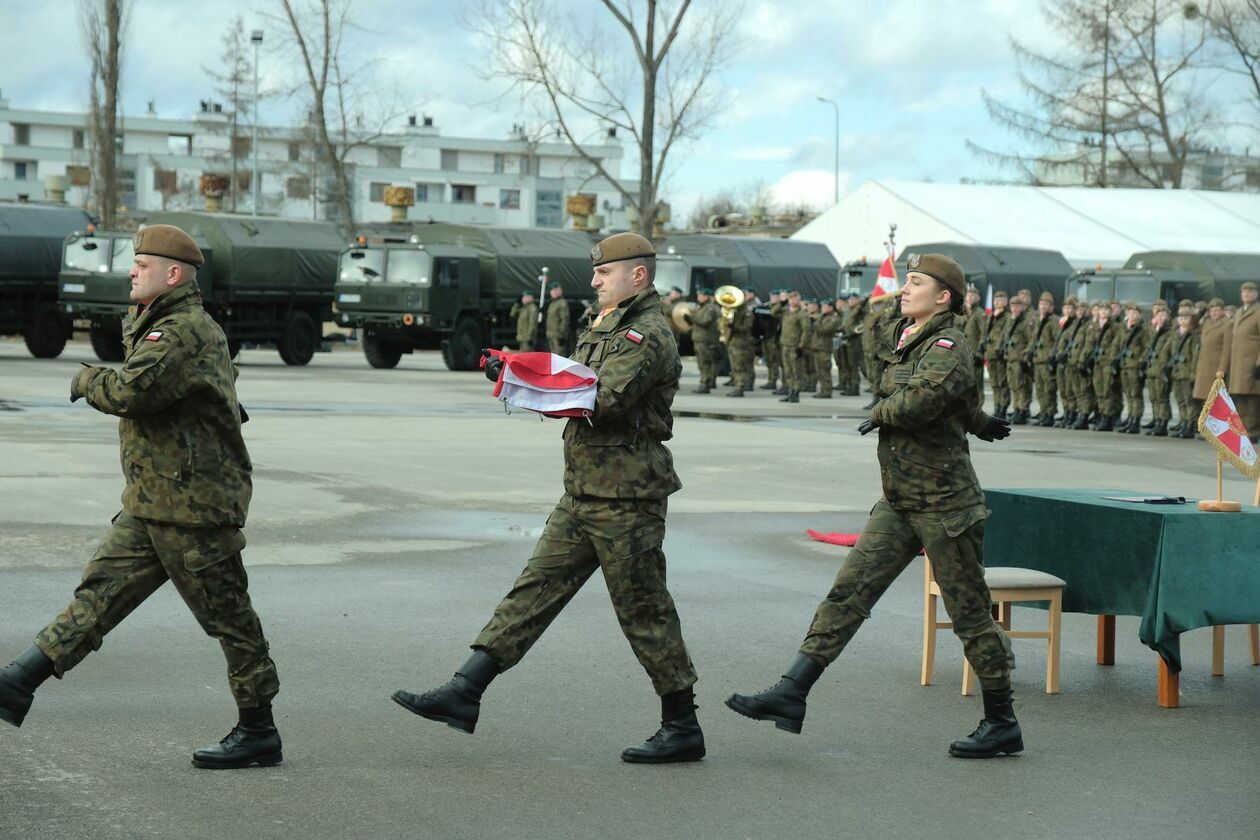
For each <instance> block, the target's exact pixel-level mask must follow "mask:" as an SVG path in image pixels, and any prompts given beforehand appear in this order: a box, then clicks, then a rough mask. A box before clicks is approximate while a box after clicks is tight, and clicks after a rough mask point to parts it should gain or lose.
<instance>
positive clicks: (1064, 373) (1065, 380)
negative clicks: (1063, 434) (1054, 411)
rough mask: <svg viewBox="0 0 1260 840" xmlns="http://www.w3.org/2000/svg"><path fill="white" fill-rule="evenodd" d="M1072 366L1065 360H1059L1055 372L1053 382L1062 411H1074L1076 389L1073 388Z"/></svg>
mask: <svg viewBox="0 0 1260 840" xmlns="http://www.w3.org/2000/svg"><path fill="white" fill-rule="evenodd" d="M1073 375H1074V374H1073V370H1072V366H1071V365H1069V364H1068V363H1067V362H1066V361H1063V362H1059V369H1058V370H1057V371H1056V372H1055V374H1054V378H1055V384H1056V385H1057V386H1058V391H1059V401H1060V402H1062V403H1063V410H1064V411H1076V391H1075V389H1074V387H1073V386H1074V382H1073V379H1072V377H1073Z"/></svg>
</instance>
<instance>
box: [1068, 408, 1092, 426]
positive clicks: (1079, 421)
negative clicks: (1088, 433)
mask: <svg viewBox="0 0 1260 840" xmlns="http://www.w3.org/2000/svg"><path fill="white" fill-rule="evenodd" d="M1093 427H1094V424H1093V423H1091V422H1090V415H1088V414H1086V413H1085V412H1083V411H1082V412H1081V413H1080V414H1079V415H1078V416H1077V418H1076V422H1075V423H1073V424H1072V428H1073V429H1092V428H1093Z"/></svg>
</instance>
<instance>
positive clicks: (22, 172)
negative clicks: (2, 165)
mask: <svg viewBox="0 0 1260 840" xmlns="http://www.w3.org/2000/svg"><path fill="white" fill-rule="evenodd" d="M28 167H29V169H28ZM28 172H29V173H30V175H28V174H27V173H28ZM34 174H35V164H33V163H27V162H26V161H24V160H19V161H17V162H16V163H14V164H13V179H14V180H16V181H25V180H27V179H28V178H29V177H31V176H33V175H34Z"/></svg>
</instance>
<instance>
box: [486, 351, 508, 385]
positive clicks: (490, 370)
mask: <svg viewBox="0 0 1260 840" xmlns="http://www.w3.org/2000/svg"><path fill="white" fill-rule="evenodd" d="M481 358H482V361H483V365H482V367H483V369H484V370H485V373H486V379H489V380H490V381H491V382H498V381H499V374H501V373H502V372H503V360H502V359H500V358H498V357H496V356H492V355H491V354H490V351H489V350H482V351H481Z"/></svg>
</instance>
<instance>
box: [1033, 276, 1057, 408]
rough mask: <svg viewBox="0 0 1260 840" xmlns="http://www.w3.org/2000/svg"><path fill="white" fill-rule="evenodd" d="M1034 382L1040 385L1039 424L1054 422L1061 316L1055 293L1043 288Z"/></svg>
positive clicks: (1035, 328)
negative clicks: (1057, 316)
mask: <svg viewBox="0 0 1260 840" xmlns="http://www.w3.org/2000/svg"><path fill="white" fill-rule="evenodd" d="M1032 329H1033V341H1032V346H1031V347H1030V348H1029V349H1028V352H1029V355H1030V356H1031V357H1032V361H1033V382H1034V384H1035V385H1036V388H1037V411H1038V413H1039V414H1040V418H1039V419H1038V421H1037V425H1038V426H1053V425H1054V415H1055V413H1056V412H1057V411H1058V410H1059V406H1058V396H1057V392H1058V388H1057V383H1056V382H1055V378H1054V348H1055V345H1056V344H1057V343H1058V338H1059V319H1058V318H1056V317H1055V314H1054V295H1052V294H1050V293H1049V292H1042V293H1041V297H1040V298H1039V299H1038V300H1037V321H1036V322H1035V323H1034V324H1033V327H1032Z"/></svg>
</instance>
